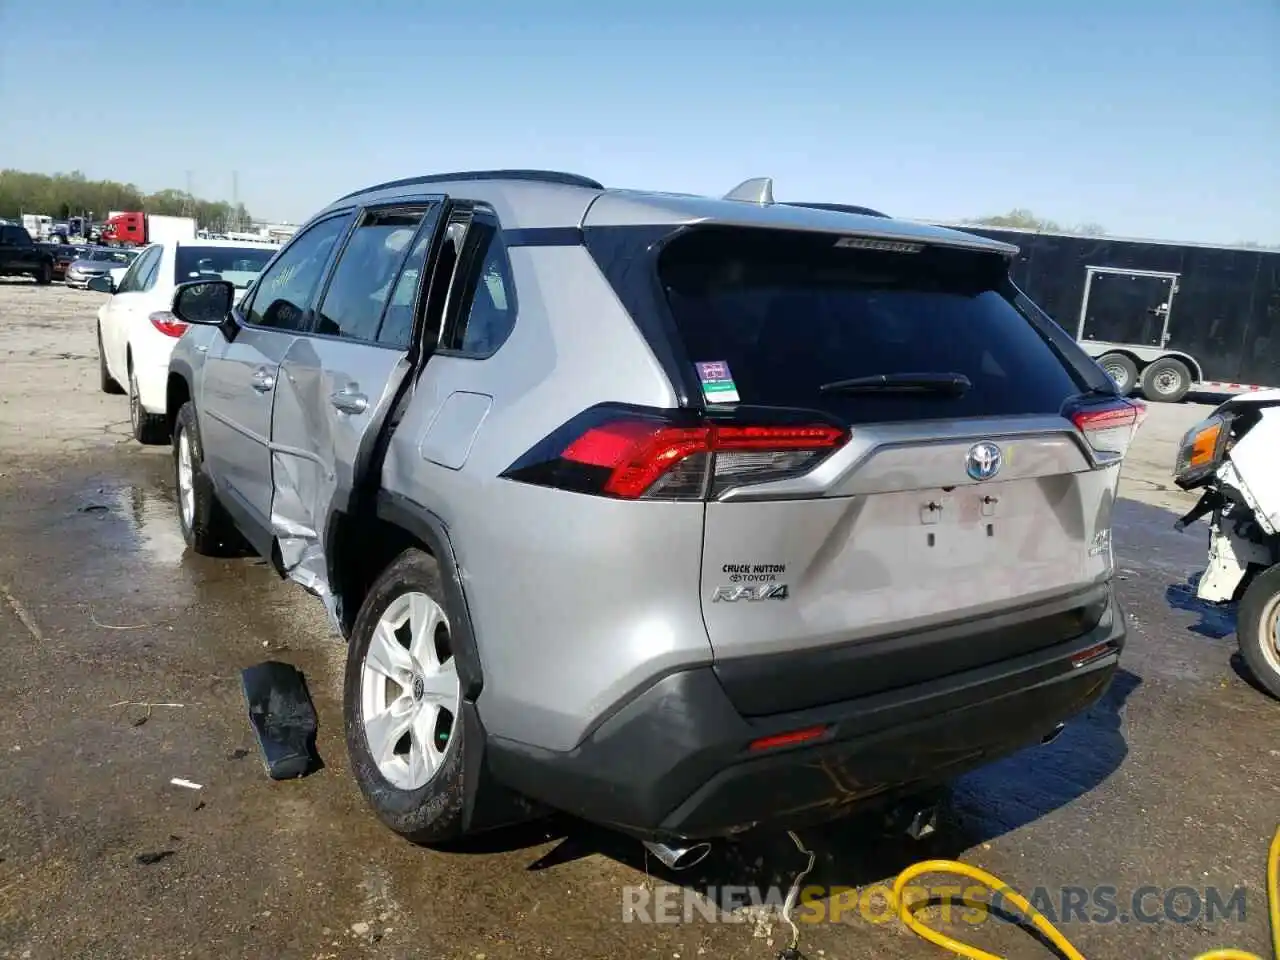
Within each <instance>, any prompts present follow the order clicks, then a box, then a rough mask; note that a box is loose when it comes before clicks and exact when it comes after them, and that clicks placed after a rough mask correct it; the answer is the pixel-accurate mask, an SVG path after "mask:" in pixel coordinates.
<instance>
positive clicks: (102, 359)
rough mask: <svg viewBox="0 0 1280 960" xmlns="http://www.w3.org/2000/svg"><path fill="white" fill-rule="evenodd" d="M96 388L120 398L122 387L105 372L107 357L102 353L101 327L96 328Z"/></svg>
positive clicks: (122, 391)
mask: <svg viewBox="0 0 1280 960" xmlns="http://www.w3.org/2000/svg"><path fill="white" fill-rule="evenodd" d="M98 386H99V388H100V389H101V390H102V392H103V393H110V394H113V395H114V396H117V397H118V396H120V394H122V393H124V387H122V386H120V384H118V383H116V380H115V377H113V376H111V373H110V372H109V371H108V370H107V355H106V354H105V353H103V351H102V327H98Z"/></svg>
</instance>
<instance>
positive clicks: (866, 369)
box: [658, 227, 1081, 423]
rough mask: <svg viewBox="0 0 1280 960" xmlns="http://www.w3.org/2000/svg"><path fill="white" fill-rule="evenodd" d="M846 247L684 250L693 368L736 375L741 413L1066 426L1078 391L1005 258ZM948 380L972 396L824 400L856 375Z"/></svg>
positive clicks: (683, 323)
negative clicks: (1028, 311)
mask: <svg viewBox="0 0 1280 960" xmlns="http://www.w3.org/2000/svg"><path fill="white" fill-rule="evenodd" d="M838 240H839V238H837V237H833V236H829V235H822V236H818V235H814V234H797V233H792V232H783V231H772V230H745V229H729V228H718V227H716V228H703V229H699V230H694V231H691V232H690V233H688V234H686V235H684V236H682V237H679V238H677V239H675V240H673V241H672V242H671V243H670V244H668V246H667V247H666V249H665V250H664V251H663V254H662V256H661V257H660V258H659V262H658V272H659V277H660V280H661V283H662V286H663V289H664V292H665V293H666V298H667V302H668V304H669V306H670V309H671V313H672V315H673V317H674V319H675V323H676V326H677V328H678V330H679V333H680V335H681V337H682V339H683V341H684V345H685V348H686V350H687V351H688V353H689V358H690V359H691V360H692V361H693V362H694V363H703V364H712V365H717V364H724V365H725V366H727V367H728V370H727V371H725V370H724V369H723V368H722V367H718V366H712V367H707V368H703V369H705V370H714V371H716V372H717V373H716V375H717V376H724V375H726V374H727V376H728V377H729V378H731V379H732V380H733V384H734V387H735V388H736V393H737V395H738V398H739V402H741V403H747V404H763V405H768V406H787V407H809V408H817V409H823V410H827V411H830V412H831V413H835V414H837V415H839V416H840V417H841V418H842V419H845V420H847V421H849V422H851V423H858V422H862V423H866V422H886V421H900V420H920V419H930V418H938V417H946V418H953V417H990V416H1011V415H1019V414H1056V413H1058V412H1059V411H1060V410H1061V408H1062V404H1063V401H1064V400H1066V399H1067V398H1068V397H1070V396H1072V395H1074V394H1077V393H1079V392H1080V390H1081V386H1080V385H1079V384H1078V383H1076V381H1075V380H1074V379H1073V377H1072V376H1071V374H1070V373H1069V372H1068V369H1067V368H1066V366H1065V365H1064V364H1063V362H1062V361H1061V360H1060V359H1059V358H1058V356H1057V354H1056V353H1054V351H1053V349H1052V348H1051V347H1050V346H1049V345H1048V343H1046V341H1045V340H1044V338H1043V337H1042V336H1041V335H1040V334H1039V333H1038V332H1037V330H1036V329H1035V328H1034V327H1033V326H1032V325H1031V323H1030V322H1029V321H1028V320H1027V319H1026V318H1025V317H1024V316H1023V315H1022V314H1021V313H1019V312H1018V311H1017V309H1015V308H1014V306H1013V305H1012V304H1011V303H1010V302H1009V301H1008V300H1007V299H1005V297H1004V296H1003V295H1002V294H1001V293H1000V292H999V290H1000V289H1001V287H1002V284H1003V282H1004V278H1005V273H1006V269H1007V268H1006V265H1005V262H1004V261H1003V260H1002V259H1001V258H1000V257H998V256H995V255H993V254H989V253H976V252H970V251H960V250H946V249H941V248H929V247H926V248H924V249H923V250H921V251H919V252H915V253H901V252H882V251H869V250H864V249H853V248H847V247H840V246H837V245H836V243H837V241H838ZM950 373H957V374H962V375H963V376H965V377H967V378H968V379H969V381H970V382H971V383H972V387H971V388H970V389H969V390H968V391H967V392H965V393H963V394H962V395H960V396H957V395H955V394H954V393H950V394H944V393H927V394H921V393H918V392H917V393H858V394H856V395H841V394H839V393H823V392H821V391H820V390H819V387H821V386H822V385H823V384H830V383H833V382H835V381H839V380H847V379H851V378H856V377H871V376H876V375H881V374H890V375H892V374H950ZM714 395H716V394H715V393H714V392H712V393H708V397H711V396H714ZM720 395H722V396H723V395H724V394H720ZM730 396H731V395H730Z"/></svg>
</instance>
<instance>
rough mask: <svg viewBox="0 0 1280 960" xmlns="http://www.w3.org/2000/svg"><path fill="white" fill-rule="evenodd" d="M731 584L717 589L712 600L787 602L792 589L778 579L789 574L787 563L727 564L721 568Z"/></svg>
mask: <svg viewBox="0 0 1280 960" xmlns="http://www.w3.org/2000/svg"><path fill="white" fill-rule="evenodd" d="M720 570H721V572H722V573H723V574H724V575H725V579H726V580H728V581H729V583H728V584H727V585H725V586H721V587H716V590H715V593H714V594H712V596H711V599H712V600H717V601H718V600H729V601H734V600H786V599H787V598H788V597H789V596H790V593H791V591H790V588H788V586H787V585H786V584H785V583H779V582H778V578H779V577H780V576H782V575H783V574H785V573H786V572H787V565H786V564H785V563H726V564H725V565H724V566H723V567H721V568H720Z"/></svg>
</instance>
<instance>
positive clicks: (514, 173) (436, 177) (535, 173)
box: [334, 170, 604, 203]
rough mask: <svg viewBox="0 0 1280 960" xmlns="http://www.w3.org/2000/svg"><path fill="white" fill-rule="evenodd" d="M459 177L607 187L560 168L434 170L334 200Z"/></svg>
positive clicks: (361, 189) (589, 188)
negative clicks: (446, 171)
mask: <svg viewBox="0 0 1280 960" xmlns="http://www.w3.org/2000/svg"><path fill="white" fill-rule="evenodd" d="M458 180H522V181H526V182H531V183H555V184H559V185H561V186H565V187H585V188H586V189H588V190H603V189H604V184H602V183H598V182H597V181H595V180H592V179H591V178H590V177H583V176H579V175H578V174H576V173H561V172H559V171H556V170H462V171H459V172H457V173H431V174H427V175H426V176H422V177H405V178H404V179H403V180H388V181H387V182H386V183H375V184H374V185H373V186H371V187H361V188H360V189H359V190H353V191H351V193H348V194H345V195H343V196H341V197H339V198H338V200H336V201H334V202H335V203H337V202H339V201H342V200H349V199H350V198H352V197H358V196H360V194H362V193H373V192H374V191H376V190H390V189H392V188H394V187H412V186H416V185H418V184H420V183H449V182H451V181H458Z"/></svg>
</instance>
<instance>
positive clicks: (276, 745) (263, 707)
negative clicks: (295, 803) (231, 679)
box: [240, 660, 322, 780]
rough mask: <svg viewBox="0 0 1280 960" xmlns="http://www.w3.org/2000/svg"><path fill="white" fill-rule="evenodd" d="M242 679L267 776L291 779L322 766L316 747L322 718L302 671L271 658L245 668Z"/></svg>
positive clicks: (275, 778)
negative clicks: (318, 716) (319, 718)
mask: <svg viewBox="0 0 1280 960" xmlns="http://www.w3.org/2000/svg"><path fill="white" fill-rule="evenodd" d="M240 679H241V682H242V684H243V686H244V698H245V701H246V703H247V704H248V706H249V723H250V724H251V725H252V727H253V732H254V734H256V735H257V738H258V746H259V747H260V748H261V749H262V760H263V763H264V764H265V765H266V768H267V774H268V776H270V777H271V779H272V780H291V779H293V778H294V777H305V776H306V775H307V774H308V773H312V772H314V771H315V770H318V769H320V767H321V766H322V764H321V763H320V757H319V755H318V754H317V753H316V746H315V742H316V729H317V728H318V727H319V721H318V720H317V719H316V710H315V706H314V705H313V704H312V703H311V695H310V694H309V693H308V692H307V684H306V680H305V679H304V678H303V676H302V672H301V671H300V670H298V668H297V667H295V666H293V665H292V664H288V663H280V662H279V661H277V660H268V661H266V662H265V663H259V664H255V665H254V666H252V667H246V668H245V669H244V670H242V671H241V673H240Z"/></svg>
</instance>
